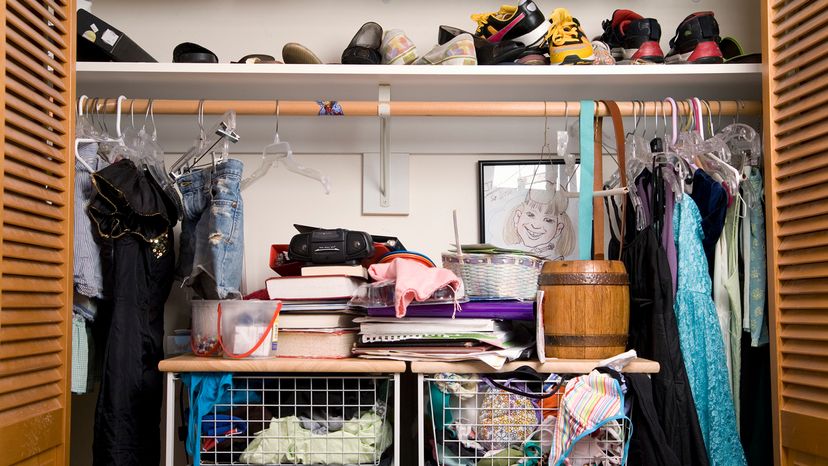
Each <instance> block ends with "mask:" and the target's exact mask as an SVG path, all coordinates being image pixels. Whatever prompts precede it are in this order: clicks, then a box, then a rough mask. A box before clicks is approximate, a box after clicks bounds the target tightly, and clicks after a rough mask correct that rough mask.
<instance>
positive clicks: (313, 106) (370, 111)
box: [84, 98, 762, 117]
mask: <svg viewBox="0 0 828 466" xmlns="http://www.w3.org/2000/svg"><path fill="white" fill-rule="evenodd" d="M148 102H149V100H147V99H126V100H122V104H121V112H122V114H128V113H130V111H132V112H134V113H135V114H139V113H140V114H143V113H145V112H146V110H147V104H148ZM199 102H200V101H199V100H167V99H157V100H153V101H152V111H153V113H154V114H155V115H196V114H198V106H199ZM276 102H277V101H276V100H204V114H205V115H221V114H222V113H224V112H226V111H228V110H235V111H236V113H237V114H238V115H275V114H276ZM616 103H617V104H618V106H619V108H620V110H621V114H622V115H624V116H633V115H638V116H640V115H642V111H641V109H642V103H641V102H632V101H623V102H618V101H617V102H616ZM707 103H708V104H709V105H710V110H711V112H712V114H713V116H719V115H722V116H737V115H739V116H758V115H761V113H762V103H761V102H759V101H755V100H709V101H707ZM337 104H338V105H339V106H340V107H341V108H342V114H343V116H363V117H375V116H378V106H379V102H377V101H338V102H337ZM677 104H678V109H679V114H681V115H688V114H690V113H691V112H692V106H691V105H690V104H689V103H688V102H687V101H678V102H677ZM97 105H98V107H99V108H98V110H97V111H98V112H102V113H114V112H115V107H116V99H114V98H111V99H98V103H97ZM390 106H391V112H390V113H391V116H394V117H543V116H550V117H562V116H565V115H569V116H571V117H577V116H578V114H579V112H580V109H581V104H580V102H578V101H571V102H562V101H555V102H551V101H547V102H543V101H539V102H416V101H414V102H404V101H391V102H390ZM643 107H644V115H647V116H661V115H662V114H666V115H668V116H669V115H672V107H671V105H670V103H668V102H661V101H646V102H643ZM702 107H703V108H702V111H703V113H704V114H705V115H707V108H706V107H705V106H704V105H702ZM321 108H322V107H321V105H320V103H318V102H315V101H312V100H307V101H301V100H280V101H279V115H281V116H317V115H320V110H321ZM88 110H91V108H90V109H88ZM84 113H86V111H85V112H84ZM595 113H596V114H597V115H598V116H608V115H609V111H608V110H607V108H606V106H604V105H603V104H600V103H599V104H598V105H597V106H596V112H595Z"/></svg>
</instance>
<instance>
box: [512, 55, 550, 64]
mask: <svg viewBox="0 0 828 466" xmlns="http://www.w3.org/2000/svg"><path fill="white" fill-rule="evenodd" d="M515 63H517V64H519V65H548V64H549V60H548V59H547V58H546V55H544V54H542V53H530V54H527V55H523V56H522V57H520V58H518V59H517V60H515Z"/></svg>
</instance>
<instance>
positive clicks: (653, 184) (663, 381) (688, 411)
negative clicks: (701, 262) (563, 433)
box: [610, 169, 709, 466]
mask: <svg viewBox="0 0 828 466" xmlns="http://www.w3.org/2000/svg"><path fill="white" fill-rule="evenodd" d="M656 172H657V174H659V173H660V172H659V170H658V169H657V170H656ZM642 178H643V179H639V180H638V181H639V186H640V188H639V191H640V194H641V198H642V201H643V203H644V207H643V209H644V210H645V212H646V216H647V217H648V218H647V220H648V222H649V225H648V226H647V227H645V228H644V229H643V230H641V231H636V223H635V212H634V209H632V208H631V206H632V203H631V202H629V201H627V202H628V203H627V206H628V209H627V212H626V214H627V221H626V231H625V235H626V236H625V242H624V249H623V251H621V260H622V261H623V262H624V265H625V266H626V268H627V273H628V274H629V279H630V330H629V340H628V344H627V347H628V348H629V349H634V350H636V352H637V353H638V355H639V356H640V357H642V358H646V359H651V360H653V361H657V362H658V363H659V364H660V365H661V370H660V372H659V373H658V374H653V376H652V400H653V404H654V406H655V413H656V416H657V418H658V422H659V424H660V428H661V430H662V431H663V433H664V437H663V438H666V440H667V443H666V445H664V447H665V448H669V449H670V450H671V452H666V451H663V450H662V448H661V445H660V442H659V437H661V436H660V435H656V436H655V437H654V438H651V437H650V436H649V435H648V432H650V433H651V432H652V431H653V430H655V429H657V427H658V426H652V425H648V426H646V428H645V427H643V426H640V425H638V426H636V423H638V424H640V423H641V422H647V423H650V422H651V418H648V417H647V413H641V414H643V416H638V417H634V426H636V427H635V431H634V432H633V436H632V439H631V444H630V456H629V464H631V465H633V464H635V465H662V464H673V463H669V462H668V463H663V462H662V461H667V460H669V459H670V458H676V459H677V460H678V463H676V464H681V465H687V466H690V465H692V466H699V465H705V466H706V465H708V464H709V463H708V459H707V450H706V449H705V446H704V439H703V437H702V434H701V428H700V427H699V420H698V416H697V415H696V407H695V404H694V402H693V395H692V393H691V392H690V384H689V382H688V379H687V372H686V370H685V367H684V359H683V358H682V353H681V347H680V346H679V334H678V325H677V324H676V317H675V313H674V312H673V284H672V276H671V274H670V266H669V264H668V262H667V255H666V252H665V251H664V247H663V246H662V244H661V241H660V238H661V232H660V231H657V230H656V227H655V226H654V223H656V224H660V222H653V221H652V220H653V219H663V215H664V205H663V203H662V202H661V201H660V200H661V199H663V191H662V192H661V193H658V190H661V189H664V185H663V181H662V180H661V179H660V176H657V177H655V178H654V177H653V175H652V174H651V173H650V172H645V174H643V175H642ZM659 194H660V195H659ZM614 210H615V212H617V211H618V209H617V207H615V209H614ZM654 214H655V215H654ZM618 224H619V225H620V222H618ZM610 233H611V234H612V239H611V241H610V243H611V244H610V253H611V256H610V257H613V256H612V254H613V253H614V254H615V256H614V257H618V255H617V254H618V249H619V240H618V238H617V237H616V235H615V232H614V231H613V229H612V228H610ZM634 383H635V384H636V389H637V390H636V391H637V392H639V394H640V396H643V397H645V398H648V397H649V393H648V392H649V390H648V389H647V387H646V386H642V384H646V380H645V379H643V378H640V377H638V378H635V382H634ZM635 415H636V414H635V413H633V416H635ZM650 435H652V434H650ZM671 453H672V455H671Z"/></svg>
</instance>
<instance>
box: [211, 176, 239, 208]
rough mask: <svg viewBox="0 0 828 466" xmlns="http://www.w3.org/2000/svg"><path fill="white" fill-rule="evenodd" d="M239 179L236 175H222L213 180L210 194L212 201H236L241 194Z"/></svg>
mask: <svg viewBox="0 0 828 466" xmlns="http://www.w3.org/2000/svg"><path fill="white" fill-rule="evenodd" d="M239 185H240V179H239V177H236V176H222V177H219V178H216V179H214V180H213V184H212V186H211V191H210V194H211V195H212V198H213V203H215V202H218V201H230V202H238V201H239V198H240V196H241V191H240V186H239Z"/></svg>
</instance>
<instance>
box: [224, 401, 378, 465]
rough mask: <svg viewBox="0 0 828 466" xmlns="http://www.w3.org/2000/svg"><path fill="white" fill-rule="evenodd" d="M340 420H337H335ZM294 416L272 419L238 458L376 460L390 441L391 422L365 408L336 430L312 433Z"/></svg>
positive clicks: (319, 461)
mask: <svg viewBox="0 0 828 466" xmlns="http://www.w3.org/2000/svg"><path fill="white" fill-rule="evenodd" d="M337 422H339V421H337ZM304 426H305V423H303V421H302V420H301V419H299V418H297V417H296V416H288V417H284V418H281V419H276V418H274V419H272V420H271V421H270V427H268V428H267V429H265V430H263V431H261V432H259V433H258V434H256V438H254V439H253V441H251V442H250V445H248V446H247V448H246V449H245V451H244V453H242V455H241V458H240V459H241V461H242V462H244V463H249V464H284V463H294V464H298V463H301V464H360V463H376V462H377V460H378V459H379V457H380V456H381V455H382V453H383V451H385V449H386V448H388V447H389V446H390V445H391V438H392V432H391V426H390V424H389V423H386V422H384V420H383V418H382V417H380V416H379V415H378V414H377V413H375V412H373V411H371V412H366V413H364V414H363V415H362V416H360V417H358V418H353V419H350V420H347V421H345V422H343V423H342V428H341V429H340V430H337V431H336V432H330V431H328V432H321V433H314V432H313V431H311V430H309V429H306V428H305V427H304Z"/></svg>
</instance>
